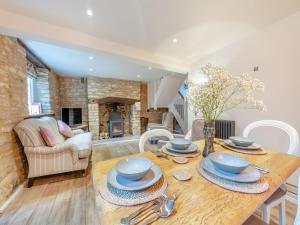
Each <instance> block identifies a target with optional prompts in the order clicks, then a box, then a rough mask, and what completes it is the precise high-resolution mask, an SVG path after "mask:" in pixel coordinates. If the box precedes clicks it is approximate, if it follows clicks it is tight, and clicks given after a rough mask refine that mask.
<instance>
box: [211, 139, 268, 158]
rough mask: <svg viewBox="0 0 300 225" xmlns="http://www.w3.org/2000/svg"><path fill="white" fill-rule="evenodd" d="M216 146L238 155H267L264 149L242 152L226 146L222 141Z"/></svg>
mask: <svg viewBox="0 0 300 225" xmlns="http://www.w3.org/2000/svg"><path fill="white" fill-rule="evenodd" d="M217 144H219V145H221V146H222V147H224V148H226V149H228V150H231V151H234V152H238V153H243V154H247V155H265V154H267V152H266V151H265V150H264V149H262V148H260V149H257V150H243V149H238V148H233V147H230V146H228V145H226V144H225V143H224V142H222V141H220V142H218V143H217Z"/></svg>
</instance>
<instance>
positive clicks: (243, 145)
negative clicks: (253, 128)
mask: <svg viewBox="0 0 300 225" xmlns="http://www.w3.org/2000/svg"><path fill="white" fill-rule="evenodd" d="M224 144H225V145H226V146H228V147H231V148H236V149H241V150H248V151H253V150H258V149H261V145H260V144H257V143H255V142H254V140H252V139H250V138H246V137H238V136H235V137H230V138H229V139H227V140H225V141H224Z"/></svg>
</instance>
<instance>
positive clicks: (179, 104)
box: [148, 75, 188, 133]
mask: <svg viewBox="0 0 300 225" xmlns="http://www.w3.org/2000/svg"><path fill="white" fill-rule="evenodd" d="M185 79H186V76H182V75H180V76H179V75H170V76H166V77H162V78H161V79H159V80H155V81H151V82H148V108H154V109H157V108H159V107H163V108H169V111H170V112H172V113H173V114H174V117H175V119H176V120H177V122H178V124H179V126H180V127H181V129H182V131H183V133H186V132H187V129H188V127H187V126H188V125H187V124H188V119H187V102H186V100H185V99H184V97H182V96H181V95H180V94H179V93H178V90H179V89H180V87H181V85H182V84H183V82H184V81H185Z"/></svg>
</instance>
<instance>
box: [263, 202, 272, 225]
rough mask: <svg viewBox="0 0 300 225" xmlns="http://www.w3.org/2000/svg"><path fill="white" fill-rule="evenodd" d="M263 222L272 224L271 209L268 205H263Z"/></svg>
mask: <svg viewBox="0 0 300 225" xmlns="http://www.w3.org/2000/svg"><path fill="white" fill-rule="evenodd" d="M261 208H262V218H261V219H262V220H263V221H264V222H265V223H267V224H269V223H270V219H271V209H270V207H268V206H267V205H265V204H263V205H262V207H261Z"/></svg>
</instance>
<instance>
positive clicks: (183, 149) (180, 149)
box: [166, 138, 198, 154]
mask: <svg viewBox="0 0 300 225" xmlns="http://www.w3.org/2000/svg"><path fill="white" fill-rule="evenodd" d="M166 147H167V150H168V151H170V152H174V153H179V154H190V153H194V152H197V151H198V146H197V145H196V144H194V143H192V142H191V141H190V140H187V139H183V138H176V139H173V140H171V141H170V142H169V143H168V144H167V146H166Z"/></svg>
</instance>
